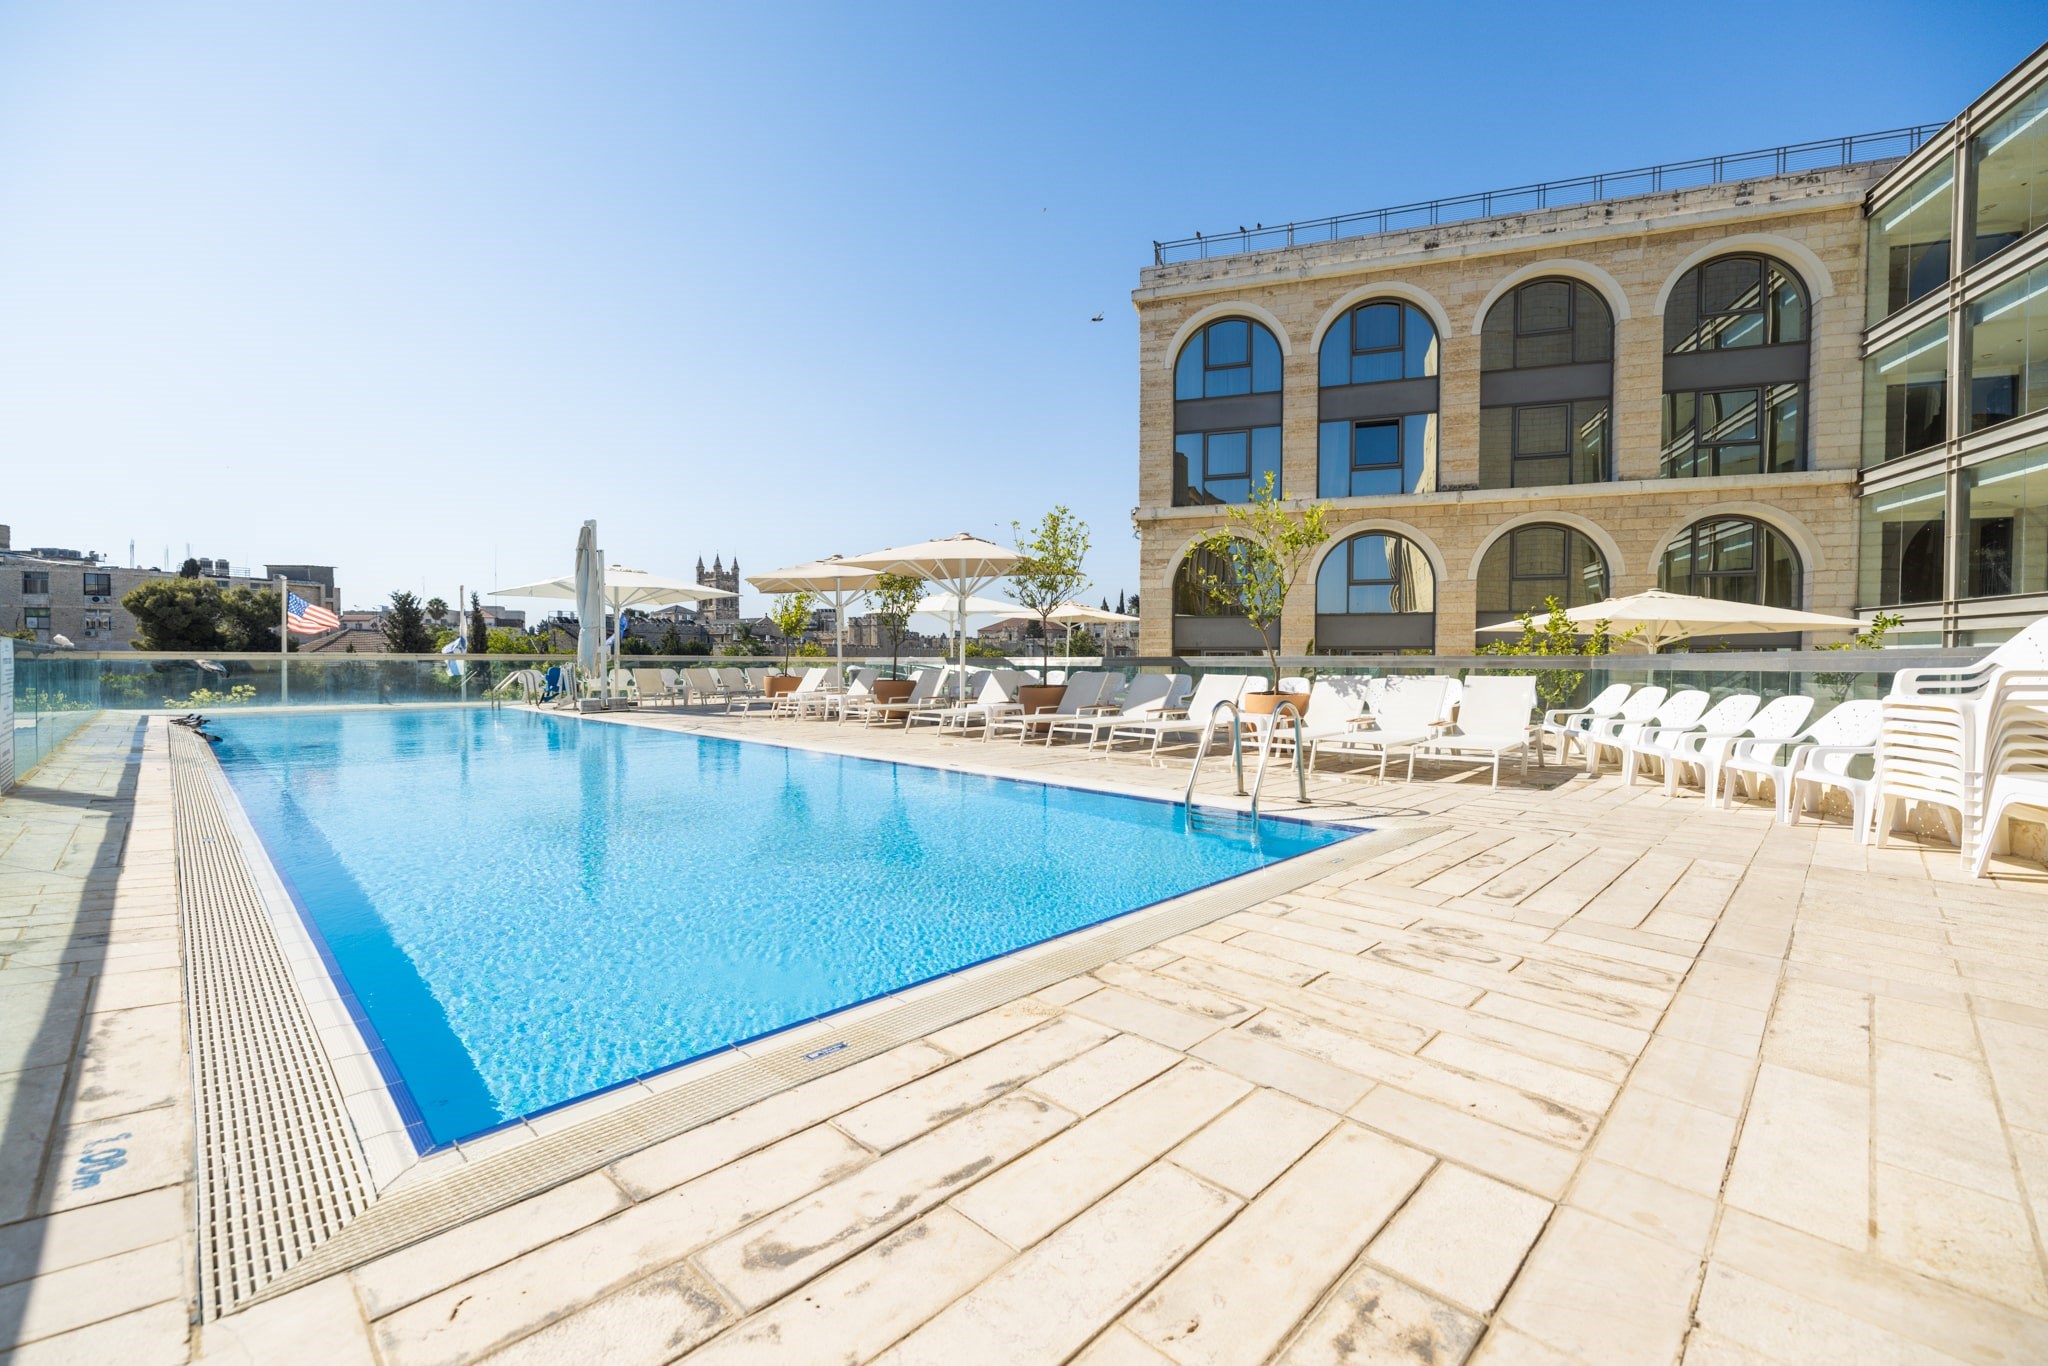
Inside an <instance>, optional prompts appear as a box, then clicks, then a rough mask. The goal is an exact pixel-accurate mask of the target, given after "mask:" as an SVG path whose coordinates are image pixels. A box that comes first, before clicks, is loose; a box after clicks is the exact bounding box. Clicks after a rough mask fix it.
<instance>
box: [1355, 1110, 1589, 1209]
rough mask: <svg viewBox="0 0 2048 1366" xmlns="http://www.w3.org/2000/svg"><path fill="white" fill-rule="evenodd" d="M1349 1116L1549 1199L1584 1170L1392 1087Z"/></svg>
mask: <svg viewBox="0 0 2048 1366" xmlns="http://www.w3.org/2000/svg"><path fill="white" fill-rule="evenodd" d="M1350 1115H1351V1118H1353V1119H1355V1120H1357V1121H1358V1122H1359V1123H1361V1124H1364V1125H1366V1126H1367V1127H1369V1128H1373V1129H1377V1130H1379V1131H1380V1132H1382V1133H1386V1134H1391V1135H1393V1136H1394V1137H1395V1138H1398V1139H1400V1140H1401V1141H1403V1142H1404V1143H1409V1144H1412V1145H1413V1146H1415V1147H1418V1148H1423V1149H1426V1150H1428V1151H1430V1152H1433V1153H1435V1154H1437V1155H1438V1156H1440V1157H1448V1158H1450V1159H1451V1160H1452V1161H1454V1162H1462V1163H1464V1164H1465V1165H1466V1166H1468V1167H1474V1168H1477V1169H1478V1170H1479V1171H1482V1172H1485V1173H1486V1174H1487V1175H1489V1176H1493V1177H1498V1178H1499V1179H1500V1180H1502V1181H1505V1182H1507V1183H1508V1184H1510V1185H1514V1186H1520V1187H1521V1188H1522V1189H1524V1190H1529V1191H1534V1192H1535V1193H1536V1194H1538V1195H1541V1196H1543V1197H1545V1198H1546V1199H1552V1200H1555V1199H1557V1198H1558V1197H1559V1196H1561V1195H1563V1194H1564V1189H1565V1185H1566V1183H1568V1182H1569V1181H1570V1180H1571V1177H1572V1172H1573V1170H1574V1169H1576V1168H1577V1166H1578V1164H1579V1155H1578V1154H1577V1153H1575V1152H1572V1151H1570V1150H1568V1149H1565V1148H1559V1147H1555V1146H1553V1145H1551V1144H1548V1143H1544V1142H1540V1141H1539V1140H1537V1139H1533V1138H1530V1137H1528V1136H1527V1135H1525V1134H1518V1133H1516V1132H1514V1131H1513V1130H1512V1129H1503V1128H1502V1127H1501V1126H1500V1125H1498V1124H1492V1123H1489V1122H1488V1121H1486V1120H1483V1119H1479V1118H1477V1117H1476V1116H1473V1115H1469V1114H1466V1113H1465V1112H1463V1111H1462V1110H1455V1109H1452V1108H1451V1107H1449V1106H1446V1105H1439V1104H1437V1103H1436V1102H1435V1101H1430V1100H1424V1099H1423V1098H1422V1097H1420V1096H1411V1095H1409V1094H1407V1093H1406V1092H1404V1091H1398V1090H1395V1089H1394V1088H1393V1087H1389V1086H1382V1087H1380V1088H1379V1089H1378V1090H1376V1091H1374V1092H1373V1093H1372V1094H1371V1095H1369V1096H1367V1097H1366V1098H1365V1099H1364V1100H1363V1101H1361V1102H1359V1103H1358V1104H1357V1105H1355V1106H1353V1107H1352V1109H1351V1111H1350Z"/></svg>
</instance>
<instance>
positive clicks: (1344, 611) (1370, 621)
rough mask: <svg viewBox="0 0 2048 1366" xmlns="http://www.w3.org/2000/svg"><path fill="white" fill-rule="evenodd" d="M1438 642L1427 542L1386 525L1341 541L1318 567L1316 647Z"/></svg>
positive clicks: (1366, 648)
mask: <svg viewBox="0 0 2048 1366" xmlns="http://www.w3.org/2000/svg"><path fill="white" fill-rule="evenodd" d="M1435 643H1436V574H1435V573H1434V571H1432V570H1431V569H1430V567H1429V559H1428V557H1427V556H1425V555H1424V554H1423V553H1422V549H1421V547H1419V546H1417V545H1416V544H1415V543H1414V542H1413V541H1410V540H1408V539H1407V538H1406V537H1403V536H1396V535H1394V534H1393V533H1391V532H1386V531H1364V532H1360V533H1359V534H1358V535H1356V536H1353V537H1351V538H1349V539H1348V540H1345V541H1342V542H1340V543H1339V544H1338V545H1337V547H1336V548H1335V549H1333V550H1332V551H1331V552H1330V553H1329V554H1328V555H1326V556H1325V557H1324V558H1323V563H1322V567H1321V568H1320V569H1318V570H1317V571H1316V649H1317V650H1318V651H1319V652H1322V653H1325V654H1328V653H1337V652H1350V653H1360V654H1370V653H1373V652H1375V651H1392V650H1426V649H1429V648H1430V647H1431V646H1433V645H1434V644H1435Z"/></svg>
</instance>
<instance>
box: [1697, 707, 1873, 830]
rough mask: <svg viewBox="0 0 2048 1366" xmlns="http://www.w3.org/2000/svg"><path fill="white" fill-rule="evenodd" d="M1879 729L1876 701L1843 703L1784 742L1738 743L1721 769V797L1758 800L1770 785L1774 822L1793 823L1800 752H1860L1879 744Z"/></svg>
mask: <svg viewBox="0 0 2048 1366" xmlns="http://www.w3.org/2000/svg"><path fill="white" fill-rule="evenodd" d="M1882 726H1883V708H1882V706H1881V705H1880V704H1879V703H1877V702H1871V701H1856V702H1844V703H1842V704H1841V705H1840V706H1838V707H1836V708H1835V709H1834V710H1833V711H1831V712H1829V713H1827V715H1825V716H1823V717H1821V718H1820V719H1819V720H1818V721H1815V722H1814V723H1812V724H1811V725H1809V726H1808V727H1807V728H1806V729H1805V730H1802V731H1800V732H1799V734H1797V735H1795V736H1793V737H1792V738H1791V739H1789V740H1785V739H1765V738H1762V737H1757V738H1755V739H1749V740H1737V741H1736V742H1735V748H1734V750H1733V751H1732V752H1730V754H1729V755H1728V759H1727V762H1725V763H1723V764H1722V765H1721V780H1722V782H1723V784H1724V785H1725V786H1724V794H1725V795H1729V796H1732V795H1734V794H1736V793H1739V792H1747V794H1748V795H1750V796H1760V795H1761V794H1762V792H1763V784H1764V783H1766V782H1768V783H1770V785H1771V791H1772V794H1773V796H1774V797H1775V798H1776V800H1777V808H1778V819H1779V821H1781V822H1783V823H1784V824H1787V825H1789V824H1791V823H1792V774H1793V771H1794V770H1795V769H1796V768H1798V766H1799V759H1800V755H1801V753H1802V752H1803V751H1805V750H1808V749H1812V748H1814V747H1815V746H1818V745H1826V746H1828V747H1829V748H1831V749H1863V748H1866V747H1868V746H1870V745H1874V744H1876V743H1877V736H1878V732H1879V730H1880V729H1881V728H1882Z"/></svg>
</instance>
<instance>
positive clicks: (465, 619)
mask: <svg viewBox="0 0 2048 1366" xmlns="http://www.w3.org/2000/svg"><path fill="white" fill-rule="evenodd" d="M468 591H469V585H468V584H466V583H458V584H456V585H455V638H456V639H457V640H459V641H461V642H462V653H463V655H464V656H465V657H466V656H467V655H468V654H469V616H468V612H469V599H468V598H467V597H466V596H464V595H465V594H466V593H467V592H468ZM462 700H463V701H465V702H467V701H469V665H468V663H467V662H465V663H464V664H463V666H462ZM903 724H904V725H906V726H907V725H909V724H910V723H909V722H908V721H905V722H904V723H903Z"/></svg>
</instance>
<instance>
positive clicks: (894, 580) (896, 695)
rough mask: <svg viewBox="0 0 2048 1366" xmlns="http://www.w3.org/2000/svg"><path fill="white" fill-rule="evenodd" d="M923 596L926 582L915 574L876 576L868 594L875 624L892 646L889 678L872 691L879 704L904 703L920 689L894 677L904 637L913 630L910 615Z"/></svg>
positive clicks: (878, 683) (907, 680)
mask: <svg viewBox="0 0 2048 1366" xmlns="http://www.w3.org/2000/svg"><path fill="white" fill-rule="evenodd" d="M923 596H924V580H923V579H920V578H919V577H917V575H915V574H877V575H876V576H875V586H874V587H873V588H871V589H869V590H868V598H869V600H870V601H871V602H873V603H874V607H875V610H874V613H873V615H874V618H875V624H876V626H878V627H879V628H880V633H881V635H882V636H883V637H884V638H886V639H887V640H888V642H889V673H890V677H888V678H883V679H878V680H877V681H876V682H875V683H874V684H873V685H872V686H871V687H870V688H869V691H870V692H872V693H873V694H874V695H875V700H876V701H877V702H884V703H887V702H901V701H902V700H903V699H904V698H906V697H909V696H910V693H911V690H912V689H913V688H915V687H916V686H917V685H916V684H915V683H913V682H911V680H909V679H907V678H897V677H895V673H896V661H897V657H898V655H899V654H901V652H902V649H903V636H904V633H905V632H906V631H908V630H909V629H910V614H911V612H912V611H913V610H915V609H916V607H917V603H918V599H919V598H921V597H923Z"/></svg>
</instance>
